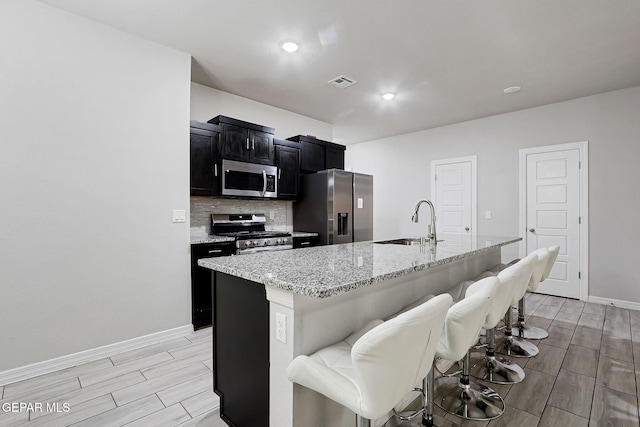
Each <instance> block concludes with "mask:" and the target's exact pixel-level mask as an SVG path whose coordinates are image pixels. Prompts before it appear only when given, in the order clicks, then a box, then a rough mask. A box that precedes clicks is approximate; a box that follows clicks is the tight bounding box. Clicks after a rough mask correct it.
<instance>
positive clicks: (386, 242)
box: [373, 237, 443, 245]
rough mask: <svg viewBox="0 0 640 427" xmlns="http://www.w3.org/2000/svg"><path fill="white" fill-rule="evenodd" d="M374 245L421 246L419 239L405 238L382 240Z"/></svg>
mask: <svg viewBox="0 0 640 427" xmlns="http://www.w3.org/2000/svg"><path fill="white" fill-rule="evenodd" d="M442 241H443V240H438V242H442ZM373 243H379V244H381V245H419V244H420V238H419V237H405V238H402V239H392V240H381V241H379V242H373ZM426 243H427V244H429V241H428V240H427V241H426Z"/></svg>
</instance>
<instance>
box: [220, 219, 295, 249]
mask: <svg viewBox="0 0 640 427" xmlns="http://www.w3.org/2000/svg"><path fill="white" fill-rule="evenodd" d="M266 223H267V217H266V216H265V215H264V214H211V234H214V235H216V236H227V237H234V238H235V239H236V255H243V254H250V253H255V252H263V251H281V250H285V249H293V240H292V238H291V233H287V232H284V231H266V230H265V224H266Z"/></svg>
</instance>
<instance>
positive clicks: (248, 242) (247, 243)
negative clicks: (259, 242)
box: [245, 240, 253, 247]
mask: <svg viewBox="0 0 640 427" xmlns="http://www.w3.org/2000/svg"><path fill="white" fill-rule="evenodd" d="M245 246H247V247H251V246H253V242H252V241H251V240H247V241H245Z"/></svg>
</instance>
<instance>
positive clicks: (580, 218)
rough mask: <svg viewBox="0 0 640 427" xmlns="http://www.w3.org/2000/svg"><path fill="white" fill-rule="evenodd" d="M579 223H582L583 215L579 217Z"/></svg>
mask: <svg viewBox="0 0 640 427" xmlns="http://www.w3.org/2000/svg"><path fill="white" fill-rule="evenodd" d="M578 224H582V217H581V216H579V217H578Z"/></svg>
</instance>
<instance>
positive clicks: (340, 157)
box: [324, 144, 345, 170]
mask: <svg viewBox="0 0 640 427" xmlns="http://www.w3.org/2000/svg"><path fill="white" fill-rule="evenodd" d="M334 145H337V144H331V145H327V146H325V150H326V151H325V154H324V162H325V169H342V170H344V151H345V149H344V147H342V148H340V147H338V148H336V147H334Z"/></svg>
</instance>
